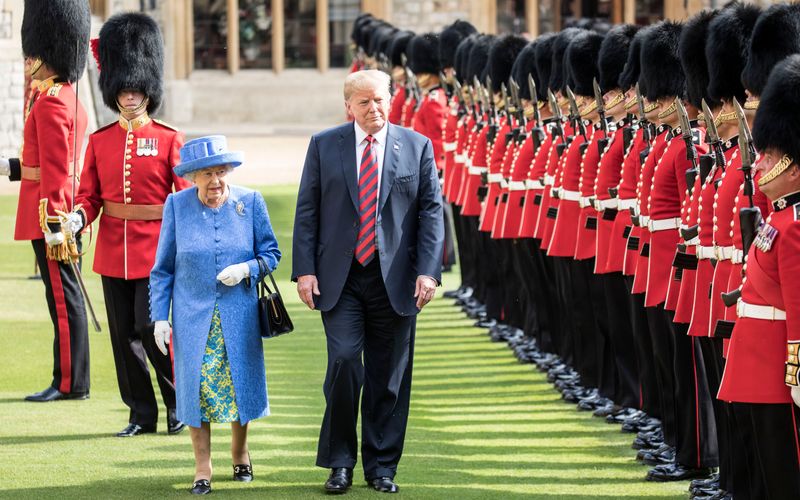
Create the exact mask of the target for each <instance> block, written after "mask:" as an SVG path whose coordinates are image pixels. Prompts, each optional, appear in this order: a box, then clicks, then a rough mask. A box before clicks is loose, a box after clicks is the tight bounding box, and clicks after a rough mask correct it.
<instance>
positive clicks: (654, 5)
mask: <svg viewBox="0 0 800 500" xmlns="http://www.w3.org/2000/svg"><path fill="white" fill-rule="evenodd" d="M663 17H664V0H642V1H639V2H636V24H641V25H644V26H648V25H650V24H653V23H656V22H658V21H660V20H661V19H663Z"/></svg>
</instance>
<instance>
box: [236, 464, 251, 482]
mask: <svg viewBox="0 0 800 500" xmlns="http://www.w3.org/2000/svg"><path fill="white" fill-rule="evenodd" d="M233 480H234V481H241V482H243V483H249V482H250V481H252V480H253V466H252V465H250V464H237V465H234V466H233Z"/></svg>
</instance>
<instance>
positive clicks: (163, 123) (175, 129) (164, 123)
mask: <svg viewBox="0 0 800 500" xmlns="http://www.w3.org/2000/svg"><path fill="white" fill-rule="evenodd" d="M153 121H154V122H156V123H158V124H159V125H162V126H164V127H167V128H168V129H170V130H174V131H175V132H180V130H179V129H178V128H177V127H175V126H173V125H170V124H169V123H167V122H165V121H163V120H159V119H157V118H153Z"/></svg>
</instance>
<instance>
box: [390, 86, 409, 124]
mask: <svg viewBox="0 0 800 500" xmlns="http://www.w3.org/2000/svg"><path fill="white" fill-rule="evenodd" d="M405 103H406V88H405V86H403V85H400V86H398V87H397V91H396V92H395V93H394V95H393V96H392V104H391V107H390V108H389V123H391V124H393V125H402V120H403V105H405Z"/></svg>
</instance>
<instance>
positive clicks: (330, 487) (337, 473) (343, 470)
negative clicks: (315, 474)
mask: <svg viewBox="0 0 800 500" xmlns="http://www.w3.org/2000/svg"><path fill="white" fill-rule="evenodd" d="M352 484H353V469H348V468H347V467H336V468H334V469H331V475H330V476H328V480H327V481H325V491H327V492H328V493H333V494H341V493H346V492H347V489H348V488H349V487H350V486H351V485H352Z"/></svg>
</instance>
